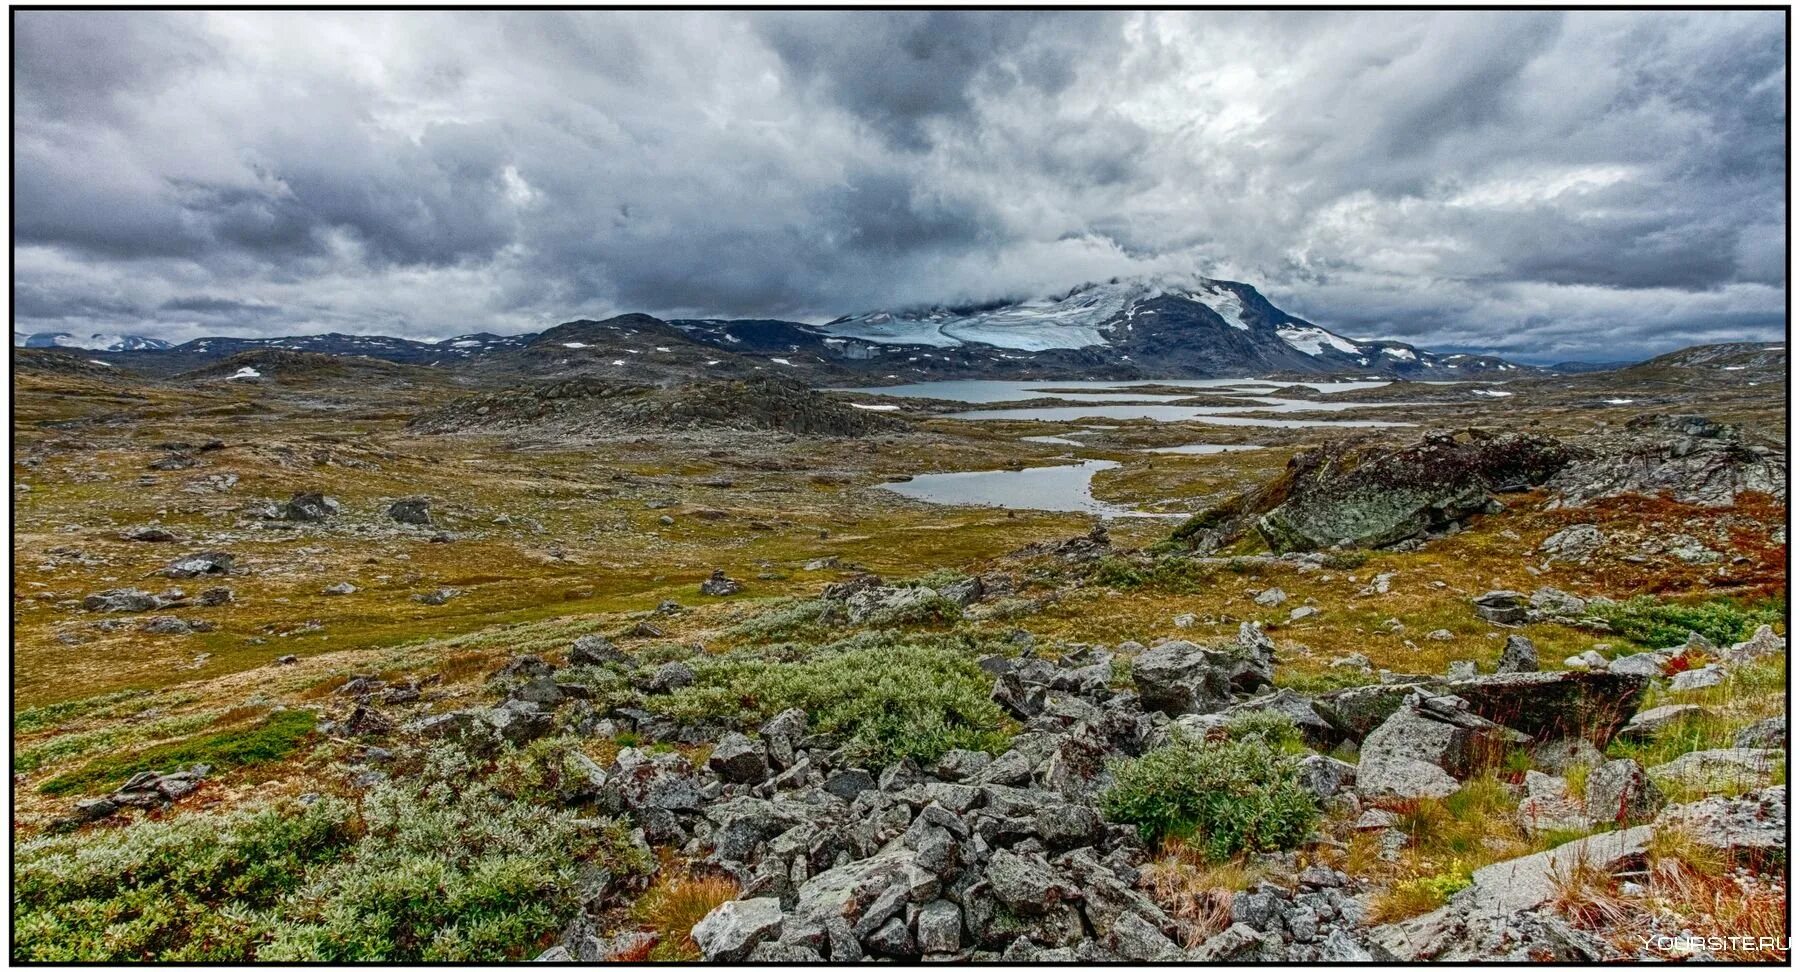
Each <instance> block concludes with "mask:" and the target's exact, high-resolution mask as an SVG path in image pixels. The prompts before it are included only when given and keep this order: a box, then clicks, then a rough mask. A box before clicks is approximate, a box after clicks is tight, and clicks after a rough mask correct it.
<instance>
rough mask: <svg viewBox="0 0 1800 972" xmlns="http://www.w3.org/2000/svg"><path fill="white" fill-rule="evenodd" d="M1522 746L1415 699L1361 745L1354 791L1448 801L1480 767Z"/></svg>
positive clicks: (1437, 704) (1497, 730)
mask: <svg viewBox="0 0 1800 972" xmlns="http://www.w3.org/2000/svg"><path fill="white" fill-rule="evenodd" d="M1520 741H1521V740H1520V738H1519V735H1518V734H1517V733H1514V732H1511V731H1509V730H1507V729H1505V728H1503V727H1501V726H1499V725H1496V724H1494V723H1492V722H1489V721H1488V720H1486V719H1482V718H1480V717H1479V716H1475V715H1473V714H1470V713H1467V712H1460V711H1458V710H1455V709H1454V708H1452V707H1450V706H1449V705H1447V704H1446V703H1445V702H1444V701H1441V700H1434V699H1431V698H1428V697H1425V696H1418V695H1415V696H1414V697H1413V698H1412V699H1411V700H1409V701H1408V703H1407V704H1406V705H1403V706H1402V707H1401V708H1400V709H1399V711H1397V712H1395V713H1394V714H1393V715H1392V716H1391V717H1389V718H1388V720H1387V721H1386V722H1383V723H1382V724H1381V727H1380V728H1378V729H1376V730H1375V731H1374V732H1372V733H1370V734H1369V736H1368V738H1367V739H1365V740H1363V744H1362V756H1361V759H1360V760H1359V762H1358V763H1357V768H1356V791H1357V793H1358V795H1360V796H1363V797H1365V798H1377V799H1381V798H1399V799H1415V798H1418V797H1445V796H1449V795H1450V794H1452V793H1455V792H1456V791H1457V790H1458V789H1460V788H1461V784H1460V783H1458V782H1457V781H1458V779H1459V777H1461V776H1465V775H1467V774H1469V773H1470V772H1472V771H1473V770H1474V769H1475V768H1476V766H1477V764H1478V762H1480V761H1483V760H1485V759H1490V758H1493V757H1494V756H1495V755H1497V754H1498V753H1499V752H1500V751H1501V750H1502V749H1503V748H1504V747H1505V746H1506V745H1510V744H1517V743H1518V742H1520Z"/></svg>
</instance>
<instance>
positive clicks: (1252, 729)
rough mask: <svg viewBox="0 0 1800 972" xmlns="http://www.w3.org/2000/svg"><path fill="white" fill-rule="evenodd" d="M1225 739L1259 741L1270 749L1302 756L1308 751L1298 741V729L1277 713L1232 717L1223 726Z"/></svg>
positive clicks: (1245, 714)
mask: <svg viewBox="0 0 1800 972" xmlns="http://www.w3.org/2000/svg"><path fill="white" fill-rule="evenodd" d="M1225 737H1226V738H1227V739H1233V740H1243V739H1260V740H1262V742H1263V744H1264V745H1266V746H1268V747H1269V748H1271V749H1275V750H1278V751H1280V752H1284V753H1290V754H1297V755H1303V754H1305V753H1307V752H1308V751H1309V750H1308V749H1307V748H1306V744H1305V743H1304V742H1302V741H1301V739H1300V729H1299V727H1297V726H1295V725H1294V724H1293V722H1291V721H1290V720H1289V719H1288V717H1287V716H1284V715H1282V714H1281V713H1279V712H1266V711H1265V712H1244V713H1241V714H1239V715H1236V716H1233V717H1232V719H1231V721H1230V722H1229V723H1226V725H1225Z"/></svg>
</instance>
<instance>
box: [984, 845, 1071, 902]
mask: <svg viewBox="0 0 1800 972" xmlns="http://www.w3.org/2000/svg"><path fill="white" fill-rule="evenodd" d="M987 879H988V883H989V884H991V885H992V886H993V889H994V896H995V897H997V898H999V899H1000V901H1001V902H1002V903H1003V904H1005V905H1006V906H1007V907H1008V908H1010V909H1011V910H1013V911H1014V912H1016V913H1019V914H1027V915H1039V914H1044V913H1045V912H1047V911H1049V910H1050V909H1051V908H1053V907H1055V906H1056V905H1059V904H1062V903H1064V902H1071V901H1079V900H1080V899H1081V891H1080V890H1078V889H1077V888H1076V887H1075V886H1074V885H1072V884H1069V883H1068V882H1067V881H1064V880H1063V879H1062V878H1060V877H1058V876H1057V874H1056V872H1054V871H1052V870H1051V869H1050V868H1049V866H1048V865H1046V864H1045V863H1043V862H1042V861H1039V860H1035V859H1033V858H1031V857H1027V856H1025V855H1023V854H1016V853H1013V852H1012V851H1009V850H998V851H995V852H994V855H993V856H992V857H991V858H989V860H988V866H987Z"/></svg>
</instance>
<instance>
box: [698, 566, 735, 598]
mask: <svg viewBox="0 0 1800 972" xmlns="http://www.w3.org/2000/svg"><path fill="white" fill-rule="evenodd" d="M743 589H744V585H742V584H740V583H738V582H737V581H734V580H732V579H731V578H729V577H726V576H725V571H724V570H722V569H714V570H713V572H712V576H710V577H708V578H707V579H705V580H703V581H701V582H700V593H702V594H708V595H711V596H713V597H726V596H729V595H732V594H736V593H738V592H739V591H741V590H743Z"/></svg>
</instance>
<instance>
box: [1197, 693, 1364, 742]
mask: <svg viewBox="0 0 1800 972" xmlns="http://www.w3.org/2000/svg"><path fill="white" fill-rule="evenodd" d="M1252 712H1273V713H1275V714H1277V715H1279V716H1281V717H1282V718H1284V719H1286V720H1287V721H1288V722H1290V723H1293V725H1294V728H1296V729H1298V730H1299V731H1300V738H1301V739H1303V740H1305V742H1306V744H1307V745H1308V746H1311V747H1312V748H1314V749H1318V750H1329V749H1331V748H1332V747H1333V746H1336V745H1337V744H1338V743H1340V742H1342V741H1343V740H1344V733H1343V732H1342V731H1341V730H1339V729H1338V728H1337V727H1336V726H1333V725H1332V724H1331V723H1330V722H1327V721H1326V720H1325V718H1324V717H1323V716H1321V715H1319V712H1318V710H1317V709H1315V708H1313V703H1312V700H1311V699H1309V698H1307V697H1306V696H1304V695H1301V694H1300V693H1299V692H1296V691H1294V690H1293V689H1280V690H1279V691H1275V692H1270V693H1269V694H1267V695H1259V696H1257V697H1256V698H1253V699H1251V700H1250V701H1248V702H1239V703H1238V704H1236V705H1234V706H1232V707H1231V708H1229V709H1226V710H1225V713H1224V714H1225V715H1226V716H1227V717H1235V716H1239V715H1243V714H1246V713H1252Z"/></svg>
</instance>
